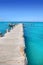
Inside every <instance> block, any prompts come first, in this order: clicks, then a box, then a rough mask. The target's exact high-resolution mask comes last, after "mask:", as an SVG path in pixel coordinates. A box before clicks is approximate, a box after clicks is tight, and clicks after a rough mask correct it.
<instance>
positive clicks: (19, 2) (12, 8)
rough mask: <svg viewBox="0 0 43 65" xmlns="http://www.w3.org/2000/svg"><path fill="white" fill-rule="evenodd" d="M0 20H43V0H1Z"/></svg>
mask: <svg viewBox="0 0 43 65" xmlns="http://www.w3.org/2000/svg"><path fill="white" fill-rule="evenodd" d="M0 21H38V22H39V21H41V22H43V0H0Z"/></svg>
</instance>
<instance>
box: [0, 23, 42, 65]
mask: <svg viewBox="0 0 43 65" xmlns="http://www.w3.org/2000/svg"><path fill="white" fill-rule="evenodd" d="M8 24H9V23H8V22H4V23H2V22H1V23H0V32H2V33H3V34H4V33H5V31H6V29H8V28H9V27H8ZM23 24H24V38H25V45H26V50H25V51H26V55H27V60H28V65H43V23H42V22H40V23H37V22H36V23H34V22H31V23H23Z"/></svg>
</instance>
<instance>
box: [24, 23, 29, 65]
mask: <svg viewBox="0 0 43 65" xmlns="http://www.w3.org/2000/svg"><path fill="white" fill-rule="evenodd" d="M23 29H24V30H23V32H24V36H23V37H24V41H25V50H24V52H25V53H26V57H27V65H29V55H28V53H29V52H28V51H29V50H28V49H27V48H28V41H29V37H28V36H26V35H25V26H24V24H23Z"/></svg>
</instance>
